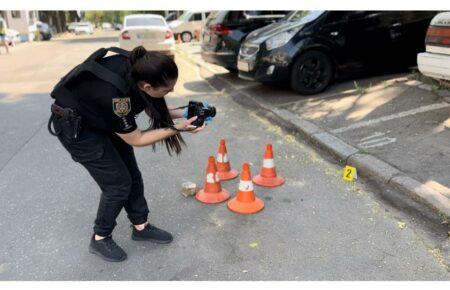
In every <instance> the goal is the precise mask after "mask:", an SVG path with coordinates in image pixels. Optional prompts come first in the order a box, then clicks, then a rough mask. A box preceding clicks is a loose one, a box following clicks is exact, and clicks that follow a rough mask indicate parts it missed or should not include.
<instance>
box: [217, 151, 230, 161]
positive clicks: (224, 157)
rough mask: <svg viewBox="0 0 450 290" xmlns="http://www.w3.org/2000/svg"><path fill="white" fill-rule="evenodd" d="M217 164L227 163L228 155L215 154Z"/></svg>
mask: <svg viewBox="0 0 450 290" xmlns="http://www.w3.org/2000/svg"><path fill="white" fill-rule="evenodd" d="M217 162H221V163H225V162H228V155H227V154H221V153H219V154H217Z"/></svg>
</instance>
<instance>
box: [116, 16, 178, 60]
mask: <svg viewBox="0 0 450 290" xmlns="http://www.w3.org/2000/svg"><path fill="white" fill-rule="evenodd" d="M119 45H120V47H121V48H123V49H126V50H132V49H133V48H135V47H137V46H140V45H142V46H144V47H145V48H146V49H147V50H152V51H159V52H162V53H166V54H168V55H170V56H172V57H173V56H174V55H175V53H174V52H175V39H174V38H173V32H172V30H170V27H169V25H167V22H166V20H165V19H164V18H163V17H162V16H160V15H155V14H135V15H128V16H126V17H125V19H124V24H123V29H122V32H121V34H120V37H119Z"/></svg>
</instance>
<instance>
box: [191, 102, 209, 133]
mask: <svg viewBox="0 0 450 290" xmlns="http://www.w3.org/2000/svg"><path fill="white" fill-rule="evenodd" d="M215 115H216V108H215V107H213V106H207V107H204V106H203V103H202V102H195V101H190V102H189V104H188V119H189V118H192V117H194V116H197V120H195V121H194V122H192V125H193V126H196V127H201V126H203V123H204V122H205V120H206V118H208V117H214V116H215Z"/></svg>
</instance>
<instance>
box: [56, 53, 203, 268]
mask: <svg viewBox="0 0 450 290" xmlns="http://www.w3.org/2000/svg"><path fill="white" fill-rule="evenodd" d="M98 64H100V65H101V66H102V67H103V68H106V69H107V70H108V71H107V72H114V74H116V75H118V76H120V77H122V78H123V79H124V80H125V82H126V84H127V85H128V86H129V89H128V91H127V92H126V93H125V94H124V93H123V92H121V91H120V90H118V88H117V86H115V85H114V82H108V81H105V80H102V79H101V78H99V77H98V75H97V76H95V74H93V73H80V74H79V75H77V77H76V79H75V81H74V80H71V83H70V84H69V83H66V84H65V88H64V90H66V91H67V92H70V94H68V95H65V97H64V98H62V97H61V98H59V97H58V96H56V97H55V99H56V101H55V104H54V105H53V106H52V112H53V114H52V118H51V120H50V122H49V129H50V130H51V125H53V128H54V130H55V131H56V135H57V136H58V139H59V141H60V142H61V143H62V145H63V146H64V147H65V148H66V149H67V151H68V152H69V153H70V154H71V157H72V159H73V160H74V161H76V162H79V163H80V164H81V165H83V166H84V167H85V168H86V169H87V170H88V172H89V173H90V175H91V176H92V177H93V178H94V180H95V181H96V182H97V184H98V185H99V186H100V188H101V191H102V194H101V198H100V204H99V206H98V212H97V217H96V219H95V226H94V234H93V236H92V238H91V242H90V245H89V251H90V252H91V253H93V254H96V255H98V256H100V257H101V258H103V259H104V260H107V261H113V262H118V261H123V260H125V259H126V258H127V255H126V253H125V252H124V251H123V250H122V248H120V247H119V246H118V245H117V244H116V243H115V242H114V240H113V239H112V236H111V234H112V232H113V229H114V227H115V225H116V218H117V216H118V215H119V213H120V211H121V209H122V208H124V209H125V211H126V213H127V216H128V219H129V220H130V222H131V223H132V225H133V230H132V234H131V238H132V239H133V240H140V241H152V242H156V243H162V244H164V243H170V242H171V241H172V235H171V234H170V233H168V232H167V231H164V230H162V229H159V228H157V227H155V226H154V225H151V224H150V223H149V222H148V220H147V218H148V213H149V210H148V206H147V202H146V200H145V197H144V185H143V180H142V176H141V172H140V171H139V168H138V165H137V163H136V159H135V155H134V151H133V146H139V147H140V146H147V145H152V146H153V147H154V146H155V144H156V143H158V142H163V143H165V145H166V147H167V150H168V152H169V154H171V153H173V152H175V153H176V154H179V153H180V152H181V149H182V147H181V146H182V145H184V141H183V138H182V136H181V134H180V132H189V133H197V132H199V131H201V130H203V129H204V127H205V125H202V126H200V127H193V126H192V125H191V123H192V122H194V121H195V120H196V118H197V117H192V118H190V119H189V120H185V121H182V122H179V123H177V124H174V122H173V119H177V118H182V117H183V116H184V117H186V112H185V110H183V109H174V110H169V108H168V107H167V105H166V102H165V99H164V96H165V95H166V94H168V93H169V92H172V91H173V88H174V86H175V84H176V82H177V78H178V68H177V65H176V64H175V62H174V61H173V59H171V58H170V57H168V56H166V55H164V54H161V53H157V52H148V51H146V50H145V48H143V47H142V46H141V47H137V48H135V49H134V50H133V51H132V52H131V53H130V54H129V56H126V55H123V54H117V55H113V56H108V57H104V58H101V59H99V60H98ZM97 73H98V72H97ZM101 73H102V71H100V74H101ZM108 74H109V73H108ZM108 74H107V73H104V75H108ZM106 79H108V78H106ZM109 79H110V80H111V79H113V80H114V79H115V78H114V77H112V76H111V75H109ZM116 81H118V80H117V78H116ZM67 96H70V97H67ZM143 111H145V113H146V114H147V115H148V116H149V119H150V127H149V128H148V129H147V130H144V131H141V130H140V129H139V128H138V127H137V125H136V121H135V117H136V115H137V114H139V113H141V112H143ZM74 124H75V126H74ZM80 124H81V125H80ZM69 127H70V128H69ZM80 128H81V129H80Z"/></svg>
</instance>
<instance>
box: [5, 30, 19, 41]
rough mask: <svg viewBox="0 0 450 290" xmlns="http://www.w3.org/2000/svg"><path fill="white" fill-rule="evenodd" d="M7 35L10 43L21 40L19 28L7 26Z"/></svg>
mask: <svg viewBox="0 0 450 290" xmlns="http://www.w3.org/2000/svg"><path fill="white" fill-rule="evenodd" d="M5 36H6V37H5V38H6V42H7V43H8V45H14V44H15V43H18V42H20V33H19V31H17V30H14V29H9V28H7V29H6V34H5Z"/></svg>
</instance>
